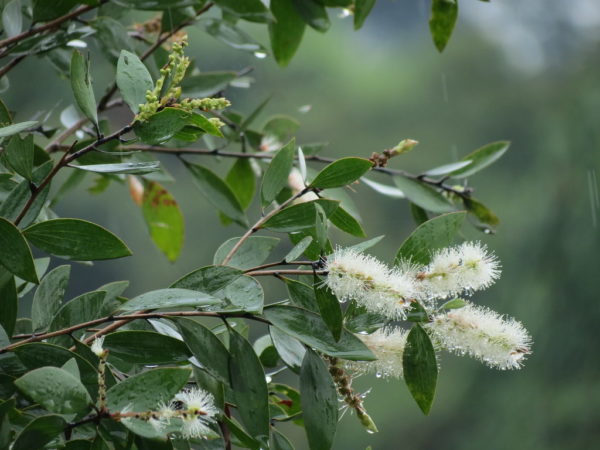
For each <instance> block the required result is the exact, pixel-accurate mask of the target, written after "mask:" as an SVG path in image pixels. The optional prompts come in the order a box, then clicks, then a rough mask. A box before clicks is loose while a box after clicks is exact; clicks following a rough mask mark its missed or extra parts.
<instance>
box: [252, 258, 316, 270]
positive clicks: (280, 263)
mask: <svg viewBox="0 0 600 450" xmlns="http://www.w3.org/2000/svg"><path fill="white" fill-rule="evenodd" d="M312 263H313V262H312V261H290V262H286V261H277V262H271V263H267V264H262V265H260V266H256V267H252V268H251V269H246V270H244V273H248V272H254V271H257V270H262V269H268V268H269V267H275V266H310V265H311V264H312Z"/></svg>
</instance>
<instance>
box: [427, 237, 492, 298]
mask: <svg viewBox="0 0 600 450" xmlns="http://www.w3.org/2000/svg"><path fill="white" fill-rule="evenodd" d="M499 277H500V263H499V262H498V260H497V259H496V256H495V255H494V254H493V253H490V252H489V251H488V250H487V248H486V246H485V245H483V244H481V243H480V242H464V243H463V244H461V245H458V246H456V247H447V248H444V249H441V250H439V251H437V252H435V253H434V254H433V257H432V258H431V262H430V264H429V265H428V266H426V267H425V268H423V269H421V271H419V272H418V273H417V274H416V279H417V280H418V281H420V283H417V284H418V285H419V288H420V291H421V295H420V297H421V298H423V297H424V298H428V299H433V298H447V297H449V296H454V295H458V294H460V293H462V292H472V291H477V290H480V289H485V288H487V287H489V286H491V285H492V284H493V283H494V282H495V281H496V280H497V279H498V278H499Z"/></svg>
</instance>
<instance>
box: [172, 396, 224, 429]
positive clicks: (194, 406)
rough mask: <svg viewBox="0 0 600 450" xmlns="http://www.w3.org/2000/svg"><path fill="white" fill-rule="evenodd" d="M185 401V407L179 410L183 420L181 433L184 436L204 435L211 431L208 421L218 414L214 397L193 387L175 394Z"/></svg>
mask: <svg viewBox="0 0 600 450" xmlns="http://www.w3.org/2000/svg"><path fill="white" fill-rule="evenodd" d="M175 398H176V399H177V400H179V401H181V402H182V403H183V409H182V410H179V411H177V413H178V414H177V415H178V416H179V417H181V419H182V421H183V427H182V429H181V433H182V435H183V437H184V438H186V439H189V438H196V437H200V438H201V437H204V436H206V435H207V434H210V433H211V431H212V430H211V429H210V428H209V427H208V423H210V422H212V421H213V420H214V417H215V416H216V415H217V414H218V412H219V411H218V409H217V408H216V407H215V404H214V398H213V396H212V395H211V394H209V393H208V392H206V391H204V390H202V389H198V388H193V389H190V390H189V391H184V392H181V393H179V394H177V395H176V396H175Z"/></svg>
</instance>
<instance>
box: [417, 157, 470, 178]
mask: <svg viewBox="0 0 600 450" xmlns="http://www.w3.org/2000/svg"><path fill="white" fill-rule="evenodd" d="M471 163H472V161H471V160H470V159H468V160H466V161H458V162H455V163H450V164H444V165H443V166H439V167H435V168H433V169H429V170H428V171H427V172H424V173H423V175H427V176H428V177H440V176H443V175H448V174H449V173H452V172H455V171H457V170H459V169H462V168H463V167H467V166H468V165H470V164H471Z"/></svg>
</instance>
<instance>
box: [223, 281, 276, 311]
mask: <svg viewBox="0 0 600 450" xmlns="http://www.w3.org/2000/svg"><path fill="white" fill-rule="evenodd" d="M215 296H217V297H219V298H222V299H223V300H227V301H228V302H229V303H230V304H231V305H232V307H233V308H234V309H241V310H242V311H247V312H254V313H260V312H262V308H263V304H264V301H265V295H264V292H263V289H262V286H261V285H260V283H259V282H258V281H257V280H256V279H255V278H252V277H250V276H247V275H243V276H241V277H239V278H237V279H236V280H234V281H232V282H231V283H229V284H228V285H227V286H225V288H223V289H222V290H221V291H219V292H216V293H215Z"/></svg>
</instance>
